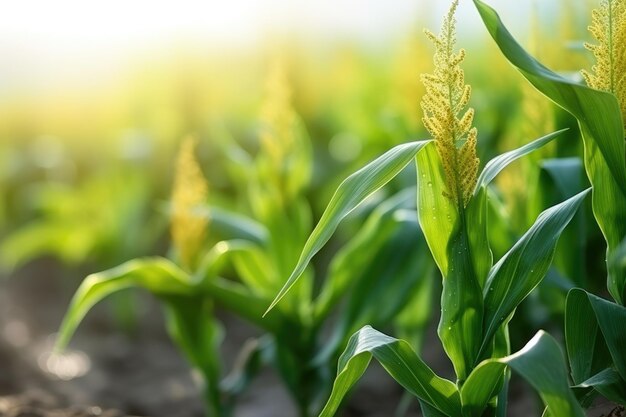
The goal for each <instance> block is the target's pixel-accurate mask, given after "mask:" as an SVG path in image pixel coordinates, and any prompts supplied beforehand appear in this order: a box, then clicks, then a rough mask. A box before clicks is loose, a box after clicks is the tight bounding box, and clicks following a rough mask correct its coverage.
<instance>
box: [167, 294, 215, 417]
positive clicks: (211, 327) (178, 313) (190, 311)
mask: <svg viewBox="0 0 626 417" xmlns="http://www.w3.org/2000/svg"><path fill="white" fill-rule="evenodd" d="M165 304H166V325H167V329H168V332H169V334H170V335H171V336H172V338H173V339H175V341H176V343H177V345H178V347H179V348H180V349H182V350H183V352H184V353H185V355H186V357H187V359H188V360H189V362H190V363H191V365H192V366H194V367H195V368H198V369H199V370H200V371H201V375H202V377H203V378H204V381H203V389H204V393H205V398H206V400H207V406H208V407H209V408H211V410H210V413H211V414H212V415H220V414H223V413H222V412H221V408H222V393H221V390H220V385H219V383H220V379H221V364H220V350H219V348H220V345H221V343H222V340H223V331H222V328H221V326H220V324H219V322H218V321H217V320H215V319H214V318H213V305H212V303H211V301H210V300H208V299H206V298H204V297H189V296H169V297H167V300H166V301H165ZM199 317H201V318H202V319H198V318H199Z"/></svg>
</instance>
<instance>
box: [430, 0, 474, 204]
mask: <svg viewBox="0 0 626 417" xmlns="http://www.w3.org/2000/svg"><path fill="white" fill-rule="evenodd" d="M458 4H459V2H458V0H455V1H454V2H453V3H452V6H451V7H450V11H449V12H448V14H447V16H446V17H445V19H444V21H443V25H442V28H441V33H440V34H439V36H437V35H435V34H433V33H432V32H430V31H428V30H427V31H426V35H427V36H428V38H429V39H430V40H431V41H432V42H433V43H434V44H435V55H434V64H435V69H434V73H433V74H422V76H421V79H422V83H423V84H424V86H425V87H426V94H425V95H424V98H423V99H422V103H421V105H422V109H423V111H424V118H423V122H424V126H425V127H426V129H427V130H428V132H430V134H431V135H432V136H433V138H434V139H435V143H436V146H437V151H438V153H439V156H440V158H441V162H442V164H443V169H444V173H445V179H446V184H447V186H448V190H447V192H446V193H445V195H446V196H447V197H449V198H451V199H453V200H454V201H455V203H456V204H458V205H461V204H462V205H463V206H466V205H467V203H468V202H469V199H470V197H471V195H472V192H473V189H474V186H475V185H476V176H477V173H478V164H479V160H478V157H477V156H476V140H477V135H478V133H477V130H476V128H474V127H472V122H473V119H474V109H472V108H467V105H468V103H469V100H470V96H471V87H470V86H469V85H466V84H465V74H464V72H463V70H462V69H461V67H460V64H461V62H462V61H463V59H464V58H465V51H464V50H463V49H461V50H460V51H459V52H458V53H455V52H454V44H455V42H456V29H455V24H456V21H455V18H454V13H455V11H456V8H457V6H458Z"/></svg>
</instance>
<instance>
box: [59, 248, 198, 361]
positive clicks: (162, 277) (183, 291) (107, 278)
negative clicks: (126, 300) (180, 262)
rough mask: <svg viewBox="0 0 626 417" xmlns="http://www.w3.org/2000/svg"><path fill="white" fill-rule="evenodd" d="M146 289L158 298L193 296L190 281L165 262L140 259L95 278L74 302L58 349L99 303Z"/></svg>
mask: <svg viewBox="0 0 626 417" xmlns="http://www.w3.org/2000/svg"><path fill="white" fill-rule="evenodd" d="M137 286H138V287H143V288H146V289H148V290H149V291H151V292H152V293H154V294H158V295H174V294H177V295H191V294H192V293H193V291H192V289H191V287H190V277H189V275H188V274H187V273H185V272H184V271H183V270H182V269H180V268H179V267H177V266H176V265H175V264H173V263H172V262H170V261H169V260H167V259H164V258H148V259H138V260H133V261H129V262H126V263H125V264H122V265H120V266H118V267H116V268H113V269H109V270H107V271H104V272H99V273H96V274H91V275H89V276H88V277H87V278H85V280H84V281H83V282H82V284H81V285H80V287H79V288H78V290H77V291H76V294H74V297H73V298H72V301H71V303H70V306H69V308H68V311H67V313H66V314H65V317H64V319H63V323H62V324H61V328H60V330H59V336H58V338H57V342H56V348H57V349H62V348H64V347H65V346H66V345H67V343H68V342H69V340H70V338H71V337H72V334H73V333H74V331H75V330H76V328H77V327H78V325H79V324H80V322H81V321H82V319H83V317H84V316H85V315H86V314H87V312H88V311H89V310H90V309H91V307H93V306H94V305H95V304H96V303H97V302H99V301H100V300H102V299H103V298H105V297H107V296H108V295H111V294H113V293H114V292H118V291H121V290H124V289H127V288H132V287H137Z"/></svg>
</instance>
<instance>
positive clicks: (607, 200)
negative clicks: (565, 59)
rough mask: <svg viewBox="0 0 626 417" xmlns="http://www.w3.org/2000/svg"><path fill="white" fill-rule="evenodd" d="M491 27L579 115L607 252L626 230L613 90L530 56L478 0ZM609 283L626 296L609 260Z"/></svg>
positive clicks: (510, 54)
mask: <svg viewBox="0 0 626 417" xmlns="http://www.w3.org/2000/svg"><path fill="white" fill-rule="evenodd" d="M474 4H475V5H476V7H477V9H478V11H479V13H480V15H481V17H482V19H483V21H484V23H485V26H486V27H487V30H488V31H489V33H490V34H491V36H492V37H493V39H494V40H495V41H496V43H497V44H498V46H499V47H500V50H501V51H502V53H503V54H504V55H505V57H506V58H507V59H508V60H509V62H511V63H512V64H513V65H514V66H515V67H517V69H518V70H519V71H520V72H521V73H522V75H523V76H524V77H526V79H527V80H528V81H530V83H532V84H533V85H534V86H535V88H537V90H539V91H540V92H541V93H543V94H544V95H546V96H547V97H548V98H550V99H551V100H552V101H554V102H555V103H556V104H557V105H559V106H560V107H562V108H563V109H565V110H567V111H568V112H569V113H571V114H572V115H573V116H574V117H576V119H577V120H578V125H579V127H580V131H581V133H582V137H583V144H584V148H585V159H584V160H585V169H586V171H587V175H588V176H589V180H590V181H591V184H592V186H593V189H594V192H593V197H592V205H593V212H594V215H595V217H596V220H597V222H598V225H599V226H600V229H601V230H602V233H603V235H604V237H605V239H606V241H607V245H608V252H609V255H610V254H611V253H612V252H613V251H614V250H615V249H616V248H617V246H618V245H619V243H620V241H621V240H622V239H623V237H624V236H626V169H625V167H626V157H625V145H624V126H623V121H622V117H621V112H620V108H619V104H618V102H617V99H616V97H615V96H614V95H612V94H609V93H606V92H602V91H597V90H593V89H591V88H588V87H586V86H583V85H580V84H576V83H574V82H572V81H570V80H568V79H566V78H564V77H562V76H560V75H558V74H556V73H554V72H553V71H550V70H549V69H548V68H546V67H545V66H544V65H542V64H541V63H539V62H538V61H537V60H535V59H534V58H533V57H531V56H530V55H529V54H528V53H527V52H526V51H524V49H523V48H522V47H521V46H520V45H519V44H518V43H517V42H516V41H515V39H514V38H513V37H512V35H511V34H510V33H509V31H508V30H507V29H506V27H505V26H504V24H503V23H502V21H501V20H500V17H499V16H498V14H497V13H496V12H495V10H493V9H492V8H491V7H489V6H487V5H486V4H485V3H483V2H482V1H480V0H474ZM608 270H609V276H608V283H607V286H608V288H609V292H610V293H611V295H612V296H613V298H614V299H615V300H616V301H617V302H618V303H620V304H622V305H623V304H624V303H625V302H626V273H624V271H616V270H615V269H613V268H612V267H611V266H610V265H609V266H608Z"/></svg>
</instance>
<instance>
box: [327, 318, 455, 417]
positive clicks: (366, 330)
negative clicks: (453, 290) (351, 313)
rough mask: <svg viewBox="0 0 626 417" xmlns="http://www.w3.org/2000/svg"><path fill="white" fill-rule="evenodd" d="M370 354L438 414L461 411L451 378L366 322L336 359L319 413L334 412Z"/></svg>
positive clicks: (398, 341) (453, 413) (361, 373)
mask: <svg viewBox="0 0 626 417" xmlns="http://www.w3.org/2000/svg"><path fill="white" fill-rule="evenodd" d="M372 356H373V357H374V358H376V360H378V362H380V364H381V365H382V366H383V367H384V368H385V369H386V370H387V372H388V373H389V374H390V375H391V376H392V377H393V378H394V379H395V380H396V381H398V383H399V384H400V385H402V386H403V387H404V388H405V389H406V390H407V391H409V392H410V393H412V394H413V395H415V396H416V397H418V398H419V399H420V400H421V401H423V402H424V403H427V404H428V405H429V406H431V407H432V408H434V409H436V410H438V411H439V412H440V413H441V414H440V415H445V416H460V415H461V402H460V396H459V392H458V390H457V388H456V386H455V385H454V384H453V383H452V382H450V381H448V380H446V379H443V378H440V377H438V376H437V375H436V374H435V373H434V372H433V371H432V370H431V369H430V368H429V367H428V366H427V365H426V364H425V363H424V362H423V361H422V360H421V359H420V358H419V357H418V356H417V354H416V353H415V352H414V351H413V349H411V347H410V346H409V345H408V343H406V342H405V341H403V340H398V339H394V338H393V337H389V336H387V335H385V334H383V333H380V332H379V331H377V330H374V329H373V328H371V327H370V326H365V327H363V328H362V329H361V330H359V331H358V332H357V333H355V334H354V335H353V336H352V338H350V341H349V342H348V346H347V347H346V350H345V351H344V353H343V355H341V358H340V359H339V367H338V371H337V378H336V379H335V383H334V385H333V390H332V393H331V396H330V399H329V400H328V402H327V403H326V406H325V407H324V409H323V410H322V412H321V414H320V417H331V416H333V415H335V412H336V411H337V408H339V405H340V404H341V401H342V400H343V398H344V397H345V396H346V394H347V393H348V391H349V390H350V388H352V387H353V386H354V384H355V383H356V381H357V380H358V379H359V378H360V377H361V376H362V375H363V373H364V372H365V370H366V369H367V366H368V364H369V362H370V360H371V359H372ZM432 415H437V414H432Z"/></svg>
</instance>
